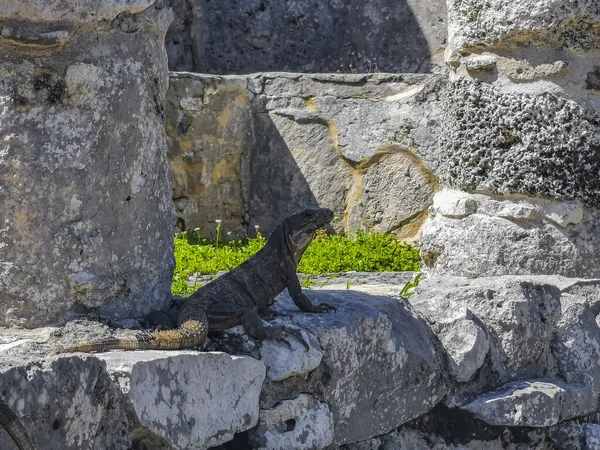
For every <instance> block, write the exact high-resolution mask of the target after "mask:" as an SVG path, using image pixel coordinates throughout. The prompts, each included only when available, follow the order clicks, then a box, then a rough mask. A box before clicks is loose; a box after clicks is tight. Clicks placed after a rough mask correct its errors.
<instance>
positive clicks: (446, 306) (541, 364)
mask: <svg viewBox="0 0 600 450" xmlns="http://www.w3.org/2000/svg"><path fill="white" fill-rule="evenodd" d="M410 302H411V304H412V305H413V306H414V308H415V309H416V310H417V311H418V312H419V313H420V314H423V315H425V316H427V317H429V319H430V320H431V321H432V322H433V328H434V330H440V331H441V332H443V331H444V327H445V326H447V325H444V324H446V323H447V322H448V321H449V317H448V316H449V315H451V313H452V312H453V311H457V310H461V309H463V308H464V309H466V310H468V312H469V317H471V318H472V320H476V321H477V323H478V324H480V325H481V326H482V327H483V329H484V331H485V332H486V333H487V335H488V336H489V346H490V356H491V364H492V367H493V371H494V373H495V376H496V377H497V379H493V378H492V379H489V380H487V381H488V382H489V383H491V384H492V385H493V384H495V385H497V384H498V383H503V382H507V381H511V380H514V379H515V378H524V377H542V376H548V375H549V374H551V373H552V368H553V359H552V352H551V343H552V338H553V331H554V326H555V324H556V323H557V321H558V318H559V315H560V289H559V288H558V287H557V286H556V284H555V283H554V278H553V277H545V278H543V277H538V278H536V277H529V278H528V277H490V278H478V279H475V280H468V279H465V278H452V277H439V278H438V277H432V278H427V279H424V280H422V281H421V283H420V284H419V286H418V287H417V288H416V290H415V294H414V295H413V296H412V297H411V299H410ZM442 339H443V338H442Z"/></svg>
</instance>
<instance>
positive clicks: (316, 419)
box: [250, 394, 334, 450]
mask: <svg viewBox="0 0 600 450" xmlns="http://www.w3.org/2000/svg"><path fill="white" fill-rule="evenodd" d="M333 430H334V425H333V418H332V415H331V412H330V411H329V408H328V407H327V404H326V403H321V402H319V401H318V400H317V399H315V398H313V397H311V396H310V395H306V394H301V395H300V396H298V397H297V398H295V399H292V400H283V401H282V402H280V403H279V404H277V405H276V406H275V407H274V408H271V409H262V410H261V411H260V414H259V418H258V426H257V427H256V428H253V429H252V430H251V431H250V444H251V448H253V449H263V450H279V449H288V448H289V449H292V448H293V449H297V450H304V449H306V450H309V449H315V450H316V449H324V448H327V447H328V446H329V445H330V444H331V443H332V441H333Z"/></svg>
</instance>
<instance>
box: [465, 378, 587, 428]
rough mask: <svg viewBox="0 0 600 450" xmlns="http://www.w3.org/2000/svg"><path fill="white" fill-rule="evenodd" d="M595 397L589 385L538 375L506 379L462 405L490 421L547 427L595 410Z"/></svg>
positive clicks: (494, 423)
mask: <svg viewBox="0 0 600 450" xmlns="http://www.w3.org/2000/svg"><path fill="white" fill-rule="evenodd" d="M596 397H597V396H596V394H595V392H594V390H593V389H592V388H591V387H589V386H582V385H576V384H567V383H564V382H561V381H557V380H544V379H538V380H527V381H516V382H512V383H507V384H505V385H503V386H500V387H499V388H498V389H496V390H494V391H492V392H488V393H486V394H484V395H481V396H480V397H478V398H476V399H475V400H474V401H473V402H471V403H469V404H467V405H464V406H463V407H462V408H463V409H464V410H466V411H469V412H471V413H473V414H474V415H475V417H477V418H478V419H480V420H483V421H484V422H487V423H489V424H490V425H499V426H512V427H516V426H520V427H549V426H552V425H556V424H558V423H559V422H562V421H563V420H567V419H572V418H573V417H577V416H584V415H586V414H589V413H591V412H593V411H595V410H596V407H597V406H598V400H597V398H596Z"/></svg>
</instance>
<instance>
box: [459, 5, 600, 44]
mask: <svg viewBox="0 0 600 450" xmlns="http://www.w3.org/2000/svg"><path fill="white" fill-rule="evenodd" d="M598 23H600V11H599V10H598V4H597V3H596V2H595V1H594V0H583V1H579V2H577V3H575V4H573V3H568V2H567V3H565V2H561V1H554V0H536V1H535V2H531V1H528V0H516V1H511V0H492V1H488V2H485V3H482V2H479V1H478V0H467V1H459V0H450V1H449V2H448V34H449V41H450V42H449V47H450V48H451V49H453V50H455V51H465V50H467V49H469V48H473V47H479V48H481V47H482V46H487V45H489V46H501V45H505V46H509V47H510V46H512V47H516V46H518V45H533V46H539V47H544V48H548V47H552V48H565V47H566V48H570V49H577V50H582V49H585V50H591V49H594V48H597V46H598V44H599V43H600V40H599V39H600V35H598V33H597V31H596V33H594V31H593V27H594V26H596V27H597V25H598ZM582 29H583V30H585V29H591V30H590V32H586V33H582V32H581V30H582Z"/></svg>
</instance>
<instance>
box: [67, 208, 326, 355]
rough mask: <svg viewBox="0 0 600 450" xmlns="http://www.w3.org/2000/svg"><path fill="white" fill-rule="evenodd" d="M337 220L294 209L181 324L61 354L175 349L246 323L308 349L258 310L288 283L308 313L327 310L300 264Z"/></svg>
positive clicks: (257, 333)
mask: <svg viewBox="0 0 600 450" xmlns="http://www.w3.org/2000/svg"><path fill="white" fill-rule="evenodd" d="M331 219H333V212H332V211H331V210H329V209H324V208H318V209H305V210H303V211H301V212H299V213H296V214H292V215H291V216H289V217H288V218H287V219H285V220H284V221H283V222H282V223H281V224H280V225H279V226H277V228H276V229H275V230H274V231H273V233H272V234H271V236H270V237H269V239H268V241H267V244H266V245H265V246H264V247H263V248H262V249H261V250H259V251H258V252H257V253H256V254H255V255H254V256H252V257H251V258H250V259H248V260H247V261H245V262H243V263H242V264H240V265H239V266H238V267H236V268H235V269H233V270H232V271H231V272H229V273H227V274H225V275H223V276H222V277H219V278H217V279H216V280H214V281H212V282H211V283H208V284H207V285H206V286H204V287H202V288H200V289H198V290H197V291H196V292H195V293H194V294H192V295H191V296H190V297H188V299H187V300H186V301H185V303H184V304H183V306H182V307H181V310H180V312H179V317H178V319H177V322H178V324H179V328H178V329H176V330H169V331H154V332H151V333H140V334H138V335H137V336H136V337H135V338H134V339H120V338H107V339H100V340H97V341H91V342H82V343H80V344H76V345H74V346H72V347H68V348H64V349H60V350H58V351H56V352H55V354H57V353H73V352H103V351H106V350H113V349H122V350H138V349H139V350H172V349H183V348H191V347H196V346H198V345H200V344H201V343H202V342H203V341H204V339H205V338H206V334H207V333H208V331H219V330H226V329H228V328H231V327H233V326H236V325H239V324H241V325H242V326H243V327H244V330H246V332H247V333H248V334H249V335H250V336H251V337H253V338H256V339H276V340H279V341H282V342H284V343H286V344H287V345H288V346H289V345H290V344H289V342H288V341H287V340H286V339H285V338H283V336H282V334H283V333H288V334H291V335H292V336H295V337H296V338H297V339H298V340H299V341H300V342H302V344H303V345H304V346H305V347H306V349H307V350H308V344H307V343H306V341H305V340H304V338H303V337H302V334H301V333H300V331H298V330H296V329H294V328H289V327H285V326H265V325H264V322H263V321H262V319H261V318H260V316H259V315H258V312H259V311H262V310H264V309H266V308H268V307H269V305H270V304H271V303H272V301H273V299H274V298H275V297H276V296H277V295H278V294H279V293H280V292H282V291H283V290H284V289H286V288H287V290H288V292H289V293H290V296H291V297H292V300H293V301H294V303H295V304H296V306H298V308H300V309H301V310H302V311H305V312H312V313H318V312H326V311H331V310H333V309H334V308H333V307H332V306H330V305H327V304H325V303H321V304H320V305H313V304H312V303H311V301H310V299H309V298H308V297H307V296H306V295H305V294H304V293H303V292H302V288H301V286H300V281H299V280H298V276H297V275H296V269H297V267H298V263H299V262H300V258H302V255H303V253H304V251H305V250H306V248H307V247H308V245H309V244H310V242H311V241H312V239H313V237H314V235H315V231H316V230H317V229H319V228H320V227H322V226H323V225H325V224H326V223H328V222H330V221H331Z"/></svg>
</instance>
